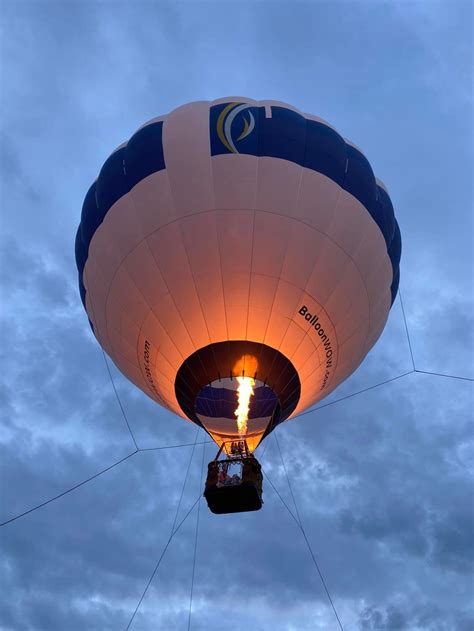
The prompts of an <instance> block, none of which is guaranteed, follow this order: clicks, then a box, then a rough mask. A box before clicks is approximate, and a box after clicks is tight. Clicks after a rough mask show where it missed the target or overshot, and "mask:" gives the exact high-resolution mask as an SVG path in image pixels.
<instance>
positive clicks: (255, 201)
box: [244, 102, 260, 369]
mask: <svg viewBox="0 0 474 631" xmlns="http://www.w3.org/2000/svg"><path fill="white" fill-rule="evenodd" d="M257 109H258V102H257ZM257 120H258V125H257V129H256V130H255V131H256V134H257V143H258V138H259V131H260V120H259V119H258V117H257ZM259 167H260V163H259V160H258V157H257V159H256V165H255V188H254V198H253V207H252V211H253V219H252V245H251V249H250V271H249V291H248V295H247V322H246V324H245V340H246V341H247V340H248V332H249V315H250V290H251V287H252V271H253V250H254V243H255V218H256V215H257V191H258V171H259ZM244 369H245V364H244Z"/></svg>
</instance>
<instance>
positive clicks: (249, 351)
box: [76, 97, 401, 512]
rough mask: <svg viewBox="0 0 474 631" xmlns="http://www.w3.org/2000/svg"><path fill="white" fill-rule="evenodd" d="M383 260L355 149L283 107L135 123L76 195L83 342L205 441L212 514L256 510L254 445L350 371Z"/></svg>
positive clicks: (387, 241)
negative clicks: (86, 331) (80, 201)
mask: <svg viewBox="0 0 474 631" xmlns="http://www.w3.org/2000/svg"><path fill="white" fill-rule="evenodd" d="M400 254H401V238H400V231H399V228H398V225H397V221H396V219H395V217H394V212H393V208H392V204H391V201H390V198H389V195H388V193H387V191H386V188H385V186H384V185H383V184H382V183H381V182H380V181H379V180H377V179H376V178H375V177H374V174H373V171H372V169H371V167H370V164H369V162H368V160H367V159H366V157H365V156H364V155H363V154H362V152H361V151H360V150H359V149H358V148H357V147H356V146H354V145H353V144H352V143H351V142H349V141H347V140H345V139H344V138H342V137H341V136H340V135H339V134H338V133H337V131H335V129H334V128H333V127H331V126H330V125H329V124H328V123H326V122H324V121H323V120H321V119H319V118H318V117H316V116H312V115H310V114H304V113H302V112H300V111H299V110H297V109H296V108H295V107H292V106H291V105H287V104H284V103H280V102H277V101H253V100H251V99H248V98H240V97H238V98H235V97H234V98H224V99H219V100H217V101H212V102H208V101H199V102H194V103H189V104H187V105H183V106H182V107H179V108H177V109H176V110H174V111H172V112H171V113H170V114H167V115H165V116H160V117H158V118H155V119H152V120H151V121H149V122H148V123H145V124H144V125H143V126H142V127H141V128H139V129H138V131H137V132H136V133H135V134H134V135H133V136H132V137H131V138H130V140H129V141H128V142H126V143H124V144H122V145H120V146H119V147H118V148H117V149H116V150H115V151H114V152H113V153H112V154H111V156H110V157H109V158H108V159H107V161H106V162H105V164H104V165H103V167H102V169H101V170H100V173H99V176H98V178H97V180H96V181H95V182H94V183H93V184H92V186H91V187H90V189H89V191H88V193H87V195H86V197H85V201H84V205H83V208H82V215H81V222H80V225H79V229H78V231H77V237H76V261H77V268H78V271H79V288H80V294H81V298H82V302H83V304H84V307H85V310H86V312H87V315H88V318H89V321H90V324H91V327H92V330H93V332H94V335H95V337H96V338H97V341H98V342H99V344H100V345H101V346H102V348H103V349H104V350H105V351H106V353H107V354H108V355H109V356H110V357H111V358H112V360H113V361H114V362H115V364H116V366H117V367H118V368H119V369H120V370H121V372H122V373H123V374H124V375H126V376H127V377H128V379H130V380H131V381H132V382H133V383H134V384H135V385H136V386H137V387H138V388H140V389H141V390H142V391H143V392H145V393H146V394H147V395H148V396H149V397H151V398H152V399H153V400H154V401H156V403H158V404H159V405H161V406H163V407H164V408H166V409H167V410H170V411H171V412H173V413H174V414H177V415H179V416H181V417H183V418H184V419H186V420H188V421H191V422H193V423H196V424H197V425H199V426H200V427H203V428H204V429H205V430H206V432H207V433H208V434H209V436H211V437H212V439H213V440H214V441H215V442H216V443H217V445H218V447H219V454H218V456H217V457H216V459H215V460H214V461H213V462H211V463H210V464H209V470H208V478H207V483H206V491H205V496H206V498H207V501H208V504H209V507H210V509H211V510H213V511H214V512H233V511H240V510H256V509H258V508H260V507H261V505H262V475H261V470H260V465H259V463H258V462H257V460H256V458H255V457H254V456H253V452H254V450H255V449H256V447H257V446H258V445H259V444H260V443H261V441H262V440H263V439H264V438H265V437H266V436H268V434H270V432H271V431H273V429H275V427H276V426H277V425H278V424H279V423H282V422H283V421H286V420H288V419H290V418H292V417H295V416H297V415H298V414H299V413H300V412H302V411H303V410H306V409H307V408H308V407H309V406H312V405H313V404H315V403H317V402H318V401H320V400H321V399H322V398H323V397H326V396H327V395H328V394H329V393H330V392H332V391H333V390H334V388H336V387H337V386H338V385H339V384H340V383H341V382H342V381H344V379H346V378H347V377H348V376H349V375H350V374H351V373H353V372H354V370H355V369H356V368H357V367H358V366H359V364H360V363H361V362H362V360H363V359H364V357H365V356H366V355H367V353H368V352H369V350H370V349H371V348H372V346H373V345H374V344H375V342H376V340H377V339H378V337H379V336H380V334H381V332H382V330H383V328H384V326H385V323H386V320H387V317H388V313H389V310H390V307H391V305H392V303H393V301H394V299H395V296H396V293H397V289H398V282H399V262H400ZM219 458H220V459H219ZM233 471H234V472H233Z"/></svg>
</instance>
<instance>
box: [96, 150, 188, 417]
mask: <svg viewBox="0 0 474 631" xmlns="http://www.w3.org/2000/svg"><path fill="white" fill-rule="evenodd" d="M163 160H164V151H163ZM165 166H166V163H165ZM164 170H165V171H166V173H167V170H166V168H165V169H164ZM167 177H168V173H167ZM168 182H169V177H168ZM133 188H134V187H133ZM170 190H171V186H170ZM131 191H132V189H130V191H129V192H128V193H126V194H125V195H124V197H127V198H128V199H129V201H130V203H131V205H132V206H133V209H134V215H135V216H138V212H137V206H136V203H135V198H134V197H133V195H132V194H131ZM143 241H144V242H145V244H146V247H147V248H148V250H149V251H150V254H151V256H152V258H153V260H154V262H155V265H156V259H155V257H154V256H153V252H152V251H151V248H150V246H149V243H148V240H147V237H144V238H143V239H142V241H140V243H142V242H143ZM138 245H139V244H137V245H136V246H135V247H134V248H133V249H132V250H130V251H129V252H128V254H126V255H125V256H124V257H123V259H122V260H121V261H120V265H119V267H118V268H117V269H116V270H115V273H114V275H113V277H112V280H111V282H110V285H109V289H108V292H107V298H106V302H105V305H106V310H107V305H108V301H109V295H110V291H111V289H112V285H113V282H114V279H115V276H116V275H117V273H118V271H119V270H120V269H123V270H124V272H125V273H126V274H127V275H128V277H129V278H130V281H131V282H132V284H133V285H135V288H136V290H137V291H138V293H139V294H140V295H141V296H142V298H143V302H144V303H145V304H146V305H147V306H148V308H149V310H150V312H151V313H152V314H153V315H154V317H155V318H156V319H157V321H158V322H159V323H160V325H161V326H162V328H163V330H164V331H165V333H166V335H167V336H168V338H169V340H170V341H171V343H172V344H173V345H174V347H175V348H176V350H177V351H178V354H179V355H180V356H181V357H182V358H183V360H184V357H183V355H182V353H181V352H180V350H179V348H178V347H177V346H176V344H175V343H174V341H173V340H172V338H171V337H170V335H169V333H168V331H167V330H166V328H165V327H164V326H163V324H162V322H161V320H160V318H159V317H158V314H156V313H155V311H154V309H153V307H152V306H151V305H150V304H149V302H148V300H147V299H146V298H145V296H144V295H143V293H142V292H141V290H140V288H139V287H138V285H137V284H136V283H135V282H134V281H133V279H132V277H131V275H130V273H129V272H128V270H127V268H126V266H125V262H126V260H127V258H128V257H129V256H130V254H131V253H132V252H133V251H134V250H135V249H136V248H137V247H138ZM157 269H158V271H159V272H160V275H161V277H162V278H163V274H162V272H161V270H160V268H159V267H158V265H157ZM163 282H165V280H164V278H163ZM165 285H166V282H165ZM166 287H167V289H168V292H169V288H168V286H167V285H166ZM106 315H107V313H106ZM145 321H146V317H145V318H144V320H143V321H142V322H141V323H140V324H139V323H138V322H136V323H135V324H136V325H137V326H138V329H139V335H138V339H137V343H136V347H135V352H136V356H137V365H138V368H139V370H140V373H141V375H142V378H143V380H144V383H145V385H146V387H147V388H148V390H149V392H150V393H151V394H150V395H149V396H150V397H151V398H152V399H154V396H153V391H152V390H151V388H149V387H148V385H147V382H146V378H145V377H144V375H143V369H142V362H141V361H140V356H139V343H140V335H141V332H142V329H143V326H144V322H145ZM106 323H107V326H108V319H107V317H106ZM191 342H192V340H191ZM155 369H156V367H155ZM159 392H160V396H161V398H163V399H165V400H166V401H168V398H167V397H165V396H164V395H163V394H162V393H161V389H159ZM168 403H170V404H171V405H172V404H173V401H168ZM176 403H178V402H177V401H176Z"/></svg>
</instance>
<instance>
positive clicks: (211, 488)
mask: <svg viewBox="0 0 474 631" xmlns="http://www.w3.org/2000/svg"><path fill="white" fill-rule="evenodd" d="M223 448H224V444H223V445H222V446H221V448H220V450H219V452H218V454H217V456H216V458H215V459H214V460H213V461H212V462H210V463H209V464H208V471H207V479H206V487H205V490H204V497H205V498H206V501H207V505H208V507H209V510H210V511H211V512H212V513H215V514H218V515H221V514H225V513H244V512H247V511H256V510H260V509H261V508H262V505H263V500H262V483H263V476H262V470H261V466H260V463H259V462H258V460H257V459H256V458H255V456H253V454H251V453H249V451H248V448H247V443H246V442H245V440H243V441H233V442H232V444H231V446H230V449H229V452H230V456H229V457H226V458H224V459H222V460H219V456H220V454H221V453H222V450H223Z"/></svg>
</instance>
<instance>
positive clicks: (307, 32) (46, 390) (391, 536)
mask: <svg viewBox="0 0 474 631" xmlns="http://www.w3.org/2000/svg"><path fill="white" fill-rule="evenodd" d="M0 13H1V16H0V19H1V31H2V32H1V69H2V74H1V82H2V89H1V124H2V132H1V133H2V142H1V166H2V169H1V171H2V182H1V227H2V230H1V242H0V244H1V257H2V258H1V263H0V274H1V318H2V322H1V336H2V340H1V342H2V343H1V369H2V380H1V387H0V401H1V409H2V421H1V428H2V431H1V434H0V452H1V453H0V469H1V481H2V482H1V484H2V497H1V513H0V521H3V520H4V519H8V518H9V517H11V516H13V515H15V514H17V513H19V512H22V511H24V510H26V509H28V508H30V507H31V506H33V505H35V504H37V503H39V502H42V501H44V500H47V499H48V498H49V497H51V496H54V495H56V494H58V493H60V492H62V491H63V490H65V489H66V488H68V487H69V486H72V485H73V484H76V483H77V482H79V481H81V480H82V479H84V478H86V477H88V476H90V475H92V474H94V473H95V472H97V471H98V470H100V469H102V468H104V467H106V466H108V465H109V464H112V463H113V462H115V461H117V460H119V459H120V458H122V457H124V456H126V455H127V454H128V453H130V452H131V451H133V448H134V447H133V443H132V441H131V439H130V435H129V433H128V431H127V428H126V426H125V423H124V420H123V418H122V416H121V414H120V409H119V408H118V405H117V401H116V399H115V397H114V393H113V389H112V386H111V384H110V381H109V378H108V374H107V371H106V368H105V365H104V362H103V358H102V356H101V352H100V349H99V347H98V345H97V343H96V341H95V339H94V338H93V336H92V334H91V332H90V330H89V326H88V323H87V318H86V316H85V314H84V311H83V309H82V305H81V302H80V299H79V294H78V291H77V285H76V269H75V263H74V236H75V230H76V227H77V224H78V221H79V217H80V209H81V205H82V200H83V197H84V195H85V192H86V191H87V188H88V186H89V184H90V183H91V182H92V180H93V179H94V178H95V177H96V175H97V172H98V170H99V168H100V166H101V165H102V163H103V161H104V160H105V158H106V157H107V156H108V155H109V153H110V152H111V150H112V149H113V148H115V147H116V146H117V145H119V144H120V143H121V142H123V141H124V140H125V139H126V138H128V137H130V135H131V134H132V133H133V132H134V131H135V129H136V128H137V127H138V126H139V125H141V124H142V123H143V122H144V121H146V120H147V119H150V118H152V117H154V116H156V115H159V114H162V113H166V112H168V111H169V110H171V109H173V108H174V107H177V106H178V105H180V104H182V103H185V102H187V101H190V100H199V99H212V98H218V97H220V96H226V95H244V96H249V97H252V98H256V99H263V98H270V99H278V100H282V101H286V102H289V103H292V104H294V105H295V106H297V107H298V108H300V109H301V110H303V111H306V112H312V113H314V114H316V115H318V116H321V117H322V118H324V119H326V120H327V121H329V122H330V123H331V124H333V125H334V126H335V127H336V128H337V129H338V130H339V131H340V133H341V134H342V135H343V136H345V137H347V138H350V139H351V140H352V141H353V142H354V143H355V144H357V145H358V146H360V147H361V148H362V149H363V150H364V152H365V153H366V155H367V156H368V158H369V160H370V161H371V163H372V165H373V167H374V171H375V173H376V174H377V175H378V176H379V177H380V178H381V179H382V180H383V181H384V182H385V183H386V185H387V187H388V188H389V190H390V194H391V197H392V200H393V203H394V206H395V210H396V214H397V218H398V220H399V223H400V228H401V231H402V238H403V254H402V265H401V269H402V280H401V291H402V295H403V298H404V303H405V310H406V314H407V319H408V325H409V329H410V334H411V340H412V346H413V352H414V355H415V361H416V365H417V367H418V368H420V369H422V370H427V371H434V372H439V373H451V374H456V375H463V376H467V377H473V376H474V374H473V373H474V371H473V367H472V357H473V333H472V313H473V290H472V280H473V278H472V276H473V272H472V270H473V255H472V252H473V243H472V241H473V223H472V222H473V219H472V218H473V212H472V172H473V159H472V151H473V143H472V75H471V73H472V4H471V3H470V2H457V1H454V2H449V1H448V0H445V1H444V2H434V1H431V0H425V1H423V2H418V3H416V2H398V3H396V2H375V1H374V2H326V3H325V2H312V3H309V2H308V3H297V2H291V3H290V2H286V3H285V2H276V3H271V2H264V1H261V2H253V3H250V2H249V3H236V2H226V1H223V0H221V1H220V2H218V3H211V2H210V3H199V2H195V3H191V2H189V3H182V4H180V3H175V2H174V3H168V4H167V3H157V2H145V3H141V2H134V3H131V4H130V5H129V4H127V3H119V2H112V1H106V2H69V1H66V0H65V1H63V2H31V3H30V2H23V1H21V2H18V1H16V2H13V1H5V0H4V1H3V2H2V6H1V11H0ZM410 369H411V359H410V352H409V348H408V345H407V339H406V335H405V329H404V324H403V318H402V313H401V309H400V303H399V302H398V301H397V302H396V303H395V305H394V308H393V309H392V312H391V315H390V319H389V322H388V324H387V327H386V330H385V332H384V334H383V335H382V337H381V338H380V340H379V342H378V343H377V345H376V347H375V348H374V349H373V350H372V351H371V353H370V354H369V356H368V357H367V359H366V360H365V362H364V363H363V365H362V366H361V367H360V369H359V370H358V371H357V372H356V374H355V375H353V376H352V377H351V378H350V379H349V380H348V382H346V383H345V384H343V385H342V386H341V387H340V388H339V389H338V390H337V391H336V392H335V393H334V394H333V395H332V396H331V398H330V399H329V400H335V399H337V398H339V397H342V396H344V395H346V394H350V393H352V392H355V391H357V390H360V389H363V388H365V387H368V386H370V385H372V384H376V383H378V382H379V381H382V380H384V379H389V378H390V377H393V376H396V375H399V374H401V373H403V372H406V371H409V370H410ZM113 373H114V376H115V379H116V383H117V387H118V390H119V394H120V397H121V400H122V402H123V405H124V408H125V410H126V413H127V416H128V418H129V420H130V423H131V426H132V428H133V431H134V434H135V435H136V438H137V441H138V443H139V445H140V447H153V446H158V445H172V444H177V443H190V442H191V443H192V442H193V441H194V440H195V435H196V429H195V427H194V426H192V425H190V424H187V423H185V422H184V421H182V420H179V419H176V418H173V417H172V416H171V415H170V414H168V413H167V412H165V411H164V410H162V409H160V408H158V407H157V406H155V405H154V404H153V403H152V402H151V401H150V400H148V399H147V398H146V397H145V395H143V394H142V393H141V392H138V391H137V390H136V389H135V388H134V387H133V386H132V385H130V384H129V383H128V382H127V381H126V380H125V379H124V378H123V377H121V376H120V375H119V374H118V373H117V371H116V370H115V369H114V368H113ZM472 404H473V399H472V383H470V382H468V381H457V380H452V379H444V378H439V377H434V376H429V375H423V374H411V375H408V376H406V377H404V378H403V379H400V380H397V381H395V382H393V383H390V384H388V385H386V386H382V387H380V388H376V389H374V390H371V391H369V392H367V393H365V394H361V395H359V396H357V397H354V398H351V399H348V400H346V401H344V402H341V403H336V404H335V405H332V406H329V407H326V408H324V409H322V410H321V411H320V412H315V413H312V414H308V415H306V416H303V417H301V418H300V419H297V420H294V421H290V422H289V423H288V424H286V425H285V426H283V427H281V428H280V429H279V430H277V435H278V440H279V442H280V445H281V447H282V451H283V454H284V458H285V462H286V465H287V468H288V471H289V475H290V479H291V481H292V484H293V489H294V492H295V496H296V500H297V502H298V506H299V509H300V513H301V516H302V520H303V523H304V526H305V530H306V532H307V534H308V539H309V540H310V542H311V545H312V547H313V549H314V551H315V553H316V555H317V558H318V561H319V563H320V566H321V569H322V571H323V573H324V576H325V578H326V582H327V585H328V587H329V590H330V592H331V595H332V597H333V600H334V603H335V605H336V608H337V610H338V613H339V616H340V618H341V620H342V622H343V624H344V628H345V629H346V630H347V631H350V630H352V631H356V630H357V631H367V630H369V631H371V630H375V629H376V630H383V629H386V630H388V629H391V630H395V629H396V630H399V629H403V630H407V631H418V630H421V629H427V630H429V631H451V630H454V631H458V630H459V631H467V630H468V629H469V630H470V629H472V628H474V609H473V607H472V604H470V600H471V598H472V593H473V582H472V576H473V575H472V569H473V568H472V561H473V557H474V543H473V532H474V530H473V527H474V513H473V501H472V500H473V486H472V478H473V474H474V440H473V426H472ZM203 436H204V435H203ZM203 436H199V440H203ZM267 442H268V447H267V449H266V451H265V454H264V455H263V457H262V464H263V466H264V468H265V470H266V471H267V472H268V473H269V475H270V476H271V478H272V480H273V481H274V483H275V485H276V487H277V488H278V489H279V491H280V493H281V494H282V496H283V498H284V499H285V501H287V502H288V503H289V505H290V506H291V495H290V493H289V490H288V486H287V483H286V478H285V474H284V470H283V466H282V463H281V460H280V457H279V453H278V449H277V447H276V444H275V439H274V437H273V436H270V437H269V439H268V441H267ZM191 452H192V448H191V447H185V448H181V449H173V450H163V451H148V452H143V453H138V454H136V455H135V456H133V457H132V458H130V459H129V460H127V461H125V462H124V463H122V464H121V465H119V466H118V467H116V468H114V469H113V470H112V471H110V472H109V473H107V474H105V475H103V476H101V477H99V478H98V479H96V480H94V481H93V482H91V483H89V484H87V485H85V486H83V487H81V488H80V489H78V490H77V491H74V492H73V493H70V494H69V495H67V496H65V497H64V498H62V499H60V500H58V501H56V502H53V503H51V504H49V505H48V506H46V507H45V508H43V509H41V510H38V511H36V512H34V513H31V514H30V515H27V516H25V517H24V518H22V519H20V520H18V521H16V522H14V523H11V524H9V525H7V526H5V527H4V528H2V529H1V530H0V545H1V546H2V555H1V560H0V563H1V569H0V576H1V579H0V582H1V590H0V591H1V594H2V598H1V600H0V629H1V630H2V631H17V630H18V631H19V630H21V631H23V630H25V631H26V630H33V631H82V630H87V631H95V630H97V631H107V630H109V629H111V630H112V629H114V630H115V629H125V628H126V625H127V623H128V621H129V619H130V616H131V614H132V612H133V610H134V609H135V606H136V604H137V602H138V599H139V597H140V594H141V593H142V591H143V589H144V587H145V585H146V582H147V580H148V578H149V576H150V573H151V571H152V570H153V567H154V565H155V562H156V560H157V558H158V556H159V554H160V552H161V550H162V548H163V546H164V544H165V543H166V541H167V538H168V536H169V532H170V528H171V525H172V522H173V518H174V513H175V510H176V506H177V503H178V499H179V494H180V490H181V487H182V483H183V479H184V476H185V473H186V467H187V464H188V462H189V458H190V456H191ZM214 452H215V448H214V446H213V445H207V446H206V451H205V454H204V458H205V460H204V462H205V463H207V461H208V460H210V459H211V458H212V457H213V456H214ZM260 453H261V452H260ZM257 455H258V454H257ZM201 462H202V445H199V446H198V447H196V450H195V452H194V456H193V460H192V463H191V470H190V475H189V477H188V481H187V485H186V489H185V493H184V497H183V503H182V506H181V510H180V516H181V517H184V515H185V513H186V511H187V509H188V507H190V506H191V505H192V503H193V502H194V500H195V499H196V498H197V497H198V495H199V493H200V491H201V489H202V481H201ZM264 500H265V505H264V509H263V510H262V511H260V512H259V513H255V514H242V515H235V516H221V517H216V516H214V515H212V514H211V513H209V512H208V510H207V507H206V506H205V503H204V502H203V503H202V504H201V507H200V524H199V537H198V545H197V563H196V573H195V584H194V594H193V616H192V623H191V628H192V629H193V631H200V630H201V631H204V630H207V629H210V628H213V627H216V628H217V627H220V626H222V625H224V624H225V625H228V624H231V625H234V626H235V625H237V624H238V626H239V628H240V627H243V628H245V627H249V628H252V629H254V630H258V631H267V630H271V631H293V630H294V631H305V630H310V629H311V630H313V629H321V630H322V629H325V630H326V629H336V628H337V623H336V621H335V618H334V614H333V612H332V610H331V608H330V606H329V603H328V601H327V597H326V595H325V593H324V590H323V588H322V586H321V583H320V580H319V578H318V576H317V574H316V572H315V568H314V565H313V564H312V561H311V558H310V556H309V554H308V550H307V549H306V548H305V544H304V540H303V538H302V536H301V533H300V532H299V530H298V529H297V527H296V526H295V524H294V522H293V520H292V518H291V517H290V516H289V514H288V512H286V509H285V508H284V507H283V506H282V504H281V503H280V500H279V499H278V497H277V496H276V495H275V494H274V492H273V491H272V488H271V487H270V485H269V484H268V483H267V484H266V486H265V490H264ZM196 515H197V513H196V511H194V512H193V513H192V514H191V516H190V517H189V519H188V520H187V521H186V522H185V523H184V525H183V526H182V529H181V530H180V531H179V533H178V534H177V535H176V537H175V538H174V539H173V541H172V544H171V546H170V548H169V550H168V552H167V554H166V556H165V557H164V560H163V563H162V565H161V566H160V568H159V570H158V572H157V574H156V576H155V578H154V581H153V584H152V586H151V588H150V590H149V591H148V593H147V595H146V597H145V599H144V600H143V603H142V605H141V607H140V610H139V612H138V614H137V616H136V618H135V620H134V623H133V625H132V629H134V630H135V629H136V630H137V631H140V630H144V631H146V630H148V629H150V630H151V629H153V630H175V629H176V630H180V629H183V631H184V630H185V629H187V624H188V611H189V596H190V584H191V569H192V561H193V550H194V536H195V526H196Z"/></svg>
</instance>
